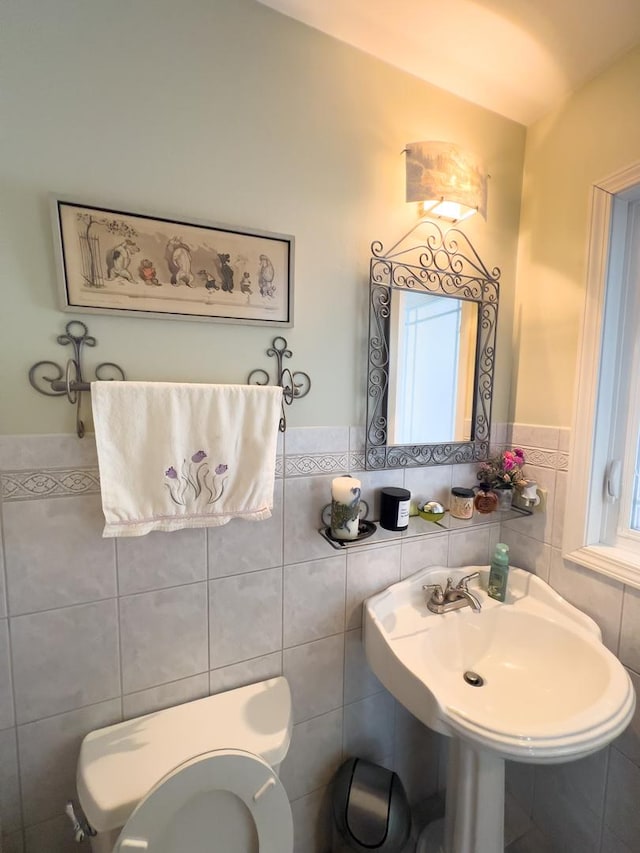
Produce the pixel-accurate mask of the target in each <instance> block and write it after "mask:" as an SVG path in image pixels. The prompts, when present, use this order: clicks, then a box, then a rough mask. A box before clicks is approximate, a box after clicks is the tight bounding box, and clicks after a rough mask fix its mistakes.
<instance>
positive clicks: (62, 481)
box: [0, 456, 283, 502]
mask: <svg viewBox="0 0 640 853" xmlns="http://www.w3.org/2000/svg"><path fill="white" fill-rule="evenodd" d="M282 469H283V459H282V456H277V457H276V478H278V479H280V478H282ZM0 485H1V487H2V488H1V494H2V500H3V501H6V502H9V501H36V500H43V499H44V498H67V497H71V496H73V495H98V494H100V474H99V472H98V469H97V468H43V469H40V470H38V471H33V470H31V471H3V472H2V473H1V474H0Z"/></svg>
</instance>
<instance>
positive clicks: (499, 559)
mask: <svg viewBox="0 0 640 853" xmlns="http://www.w3.org/2000/svg"><path fill="white" fill-rule="evenodd" d="M508 580H509V546H508V545H505V544H504V542H498V544H497V545H496V551H495V554H494V555H493V559H492V560H491V570H490V572H489V586H488V587H487V592H488V594H489V596H490V597H491V598H495V599H496V601H504V600H505V598H506V597H507V582H508Z"/></svg>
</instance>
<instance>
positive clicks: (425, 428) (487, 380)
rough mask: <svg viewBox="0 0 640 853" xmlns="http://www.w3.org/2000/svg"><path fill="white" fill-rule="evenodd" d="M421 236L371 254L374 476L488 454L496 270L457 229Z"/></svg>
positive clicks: (369, 461) (370, 447) (369, 454)
mask: <svg viewBox="0 0 640 853" xmlns="http://www.w3.org/2000/svg"><path fill="white" fill-rule="evenodd" d="M420 227H421V232H422V235H423V239H424V242H421V243H419V244H417V245H408V238H410V237H412V236H414V233H413V232H410V233H409V235H407V236H406V237H404V238H403V239H402V240H401V241H399V242H398V243H397V244H396V245H395V246H394V247H393V248H392V249H391V250H390V251H388V252H384V251H383V248H382V244H380V243H374V244H373V245H372V253H373V257H372V259H371V270H370V280H369V289H370V309H369V377H368V379H369V381H368V388H367V392H368V394H367V435H366V467H367V468H370V469H371V468H396V467H405V466H411V465H436V464H444V463H449V464H451V463H453V462H465V461H479V460H482V459H484V458H486V457H487V454H488V449H489V432H490V426H491V424H490V420H491V419H490V413H491V394H492V388H493V365H494V354H495V332H496V320H497V310H498V279H499V277H500V270H498V269H497V268H494V269H493V270H492V271H491V272H490V271H489V270H488V269H487V267H486V266H485V265H484V263H483V262H482V260H481V259H480V257H479V256H478V254H477V253H476V251H475V249H474V248H473V246H472V245H471V243H470V242H469V240H468V239H467V237H466V236H465V235H464V233H463V232H461V231H459V230H458V229H455V228H452V229H450V230H449V231H447V232H446V233H445V234H443V233H442V232H441V231H440V229H439V228H438V226H437V225H436V224H435V223H433V222H422V223H421V224H420ZM425 228H426V229H427V234H426V236H424V232H425ZM414 230H415V229H414Z"/></svg>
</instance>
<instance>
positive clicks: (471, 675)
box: [463, 669, 484, 687]
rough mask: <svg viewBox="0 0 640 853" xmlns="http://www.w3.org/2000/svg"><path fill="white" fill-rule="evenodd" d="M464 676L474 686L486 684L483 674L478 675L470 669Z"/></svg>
mask: <svg viewBox="0 0 640 853" xmlns="http://www.w3.org/2000/svg"><path fill="white" fill-rule="evenodd" d="M463 678H464V680H465V681H466V682H467V684H470V685H471V686H472V687H482V685H483V684H484V678H483V677H482V676H481V675H478V673H477V672H471V670H470V669H468V670H467V671H466V672H465V674H464V675H463Z"/></svg>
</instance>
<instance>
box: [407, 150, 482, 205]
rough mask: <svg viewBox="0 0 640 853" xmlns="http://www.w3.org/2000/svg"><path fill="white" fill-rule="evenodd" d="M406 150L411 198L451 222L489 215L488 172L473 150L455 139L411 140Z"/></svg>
mask: <svg viewBox="0 0 640 853" xmlns="http://www.w3.org/2000/svg"><path fill="white" fill-rule="evenodd" d="M405 154H406V168H407V201H418V202H421V203H422V207H423V210H424V212H425V214H428V215H429V216H437V217H439V218H440V219H447V220H449V221H451V222H459V221H461V220H462V219H468V218H469V217H470V216H473V214H474V213H481V214H482V216H483V218H484V219H486V218H487V174H486V171H485V170H484V169H483V168H482V166H481V164H480V163H479V162H478V160H477V159H476V158H475V157H474V156H473V155H472V154H470V153H469V152H467V151H464V150H463V149H461V148H459V147H458V146H457V145H453V143H451V142H410V143H409V144H408V145H407V146H406V148H405Z"/></svg>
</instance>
